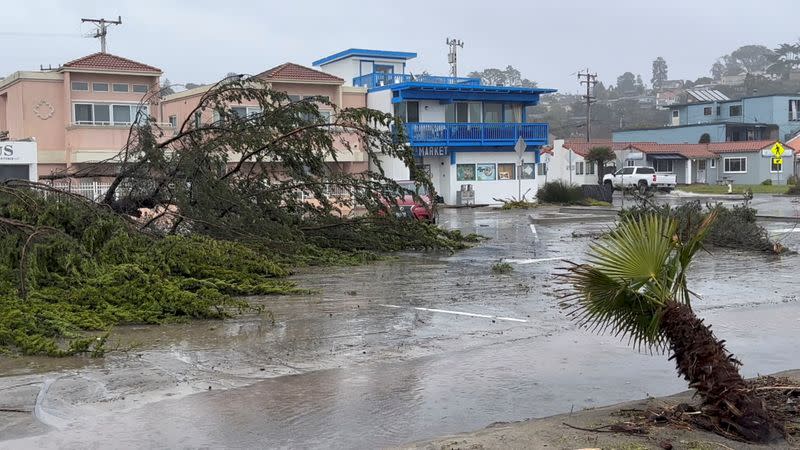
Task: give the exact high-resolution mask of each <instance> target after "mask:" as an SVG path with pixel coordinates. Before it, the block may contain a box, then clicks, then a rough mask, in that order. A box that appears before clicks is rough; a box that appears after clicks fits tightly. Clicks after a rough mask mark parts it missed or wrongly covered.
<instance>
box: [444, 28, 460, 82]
mask: <svg viewBox="0 0 800 450" xmlns="http://www.w3.org/2000/svg"><path fill="white" fill-rule="evenodd" d="M447 45H448V46H449V47H450V53H448V54H447V62H448V63H450V75H451V76H452V77H453V78H455V77H457V76H458V62H457V61H458V53H457V49H458V47H461V48H464V42H463V41H460V40H458V39H450V38H447Z"/></svg>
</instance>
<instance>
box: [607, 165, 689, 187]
mask: <svg viewBox="0 0 800 450" xmlns="http://www.w3.org/2000/svg"><path fill="white" fill-rule="evenodd" d="M675 182H676V178H675V175H669V174H664V173H656V170H655V169H654V168H652V167H643V166H637V167H623V168H622V169H619V170H617V171H616V172H614V173H613V174H612V173H610V174H608V175H606V176H604V177H603V184H604V185H611V186H613V187H614V189H638V190H639V192H642V193H644V192H645V191H647V190H649V189H659V190H662V191H666V192H670V191H671V190H673V189H674V188H675Z"/></svg>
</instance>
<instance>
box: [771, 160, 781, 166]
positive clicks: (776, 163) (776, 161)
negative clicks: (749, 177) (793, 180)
mask: <svg viewBox="0 0 800 450" xmlns="http://www.w3.org/2000/svg"><path fill="white" fill-rule="evenodd" d="M772 164H775V165H776V166H780V165H782V164H783V158H772Z"/></svg>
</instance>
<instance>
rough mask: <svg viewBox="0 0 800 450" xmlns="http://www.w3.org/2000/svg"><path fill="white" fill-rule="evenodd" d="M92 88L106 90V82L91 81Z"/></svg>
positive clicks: (99, 90) (97, 90)
mask: <svg viewBox="0 0 800 450" xmlns="http://www.w3.org/2000/svg"><path fill="white" fill-rule="evenodd" d="M92 90H93V91H95V92H108V83H92Z"/></svg>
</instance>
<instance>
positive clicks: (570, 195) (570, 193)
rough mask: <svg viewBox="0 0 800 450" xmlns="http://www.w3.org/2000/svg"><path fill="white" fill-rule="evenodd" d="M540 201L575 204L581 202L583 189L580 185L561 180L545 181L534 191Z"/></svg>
mask: <svg viewBox="0 0 800 450" xmlns="http://www.w3.org/2000/svg"><path fill="white" fill-rule="evenodd" d="M536 198H537V199H538V200H539V202H541V203H559V204H565V205H575V204H580V203H582V202H583V200H584V197H583V191H582V190H581V187H580V186H577V185H574V184H569V183H565V182H563V181H561V180H558V181H551V182H549V183H545V185H544V186H542V188H541V189H539V191H538V192H537V193H536Z"/></svg>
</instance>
